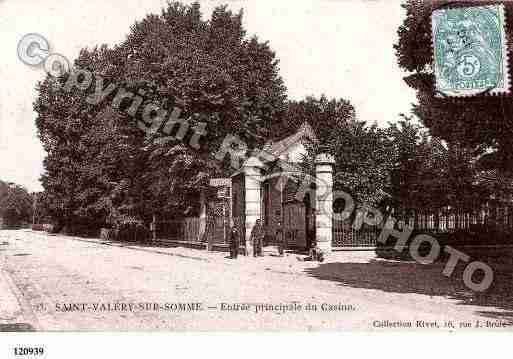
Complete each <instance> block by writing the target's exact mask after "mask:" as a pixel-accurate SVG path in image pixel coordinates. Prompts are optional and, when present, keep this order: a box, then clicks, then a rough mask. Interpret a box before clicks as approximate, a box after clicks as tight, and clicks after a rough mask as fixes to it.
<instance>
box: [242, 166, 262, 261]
mask: <svg viewBox="0 0 513 359" xmlns="http://www.w3.org/2000/svg"><path fill="white" fill-rule="evenodd" d="M262 168H263V164H262V162H261V161H260V160H259V159H258V158H255V157H252V158H250V159H248V160H247V161H246V162H245V163H244V165H243V172H244V191H245V193H244V195H245V201H244V202H245V203H244V214H245V217H246V223H245V228H246V245H247V247H248V255H253V246H252V243H251V242H250V237H251V230H252V229H253V227H254V226H255V223H256V220H257V219H262V220H263V218H262Z"/></svg>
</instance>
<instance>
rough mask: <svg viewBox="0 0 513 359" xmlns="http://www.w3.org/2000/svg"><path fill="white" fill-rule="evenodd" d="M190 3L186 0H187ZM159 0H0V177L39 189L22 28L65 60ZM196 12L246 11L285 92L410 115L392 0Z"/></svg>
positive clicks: (376, 112) (31, 79) (34, 75)
mask: <svg viewBox="0 0 513 359" xmlns="http://www.w3.org/2000/svg"><path fill="white" fill-rule="evenodd" d="M185 2H187V3H188V2H190V1H185ZM165 4H166V0H110V1H105V0H68V1H62V0H45V1H41V0H0V44H2V52H1V53H2V55H1V59H2V61H1V62H0V79H1V80H2V85H1V86H0V179H2V180H7V181H13V182H16V183H18V184H21V185H23V186H25V187H27V188H28V189H29V190H41V185H40V183H39V177H40V175H41V173H42V171H43V165H42V161H43V158H44V156H45V153H44V151H43V149H42V147H41V145H40V142H39V140H38V138H37V135H36V126H35V113H34V112H33V111H32V102H33V101H34V98H35V90H34V87H35V85H36V82H37V81H39V80H40V79H42V78H44V70H43V69H42V68H41V67H38V68H32V67H30V66H27V65H25V64H24V63H22V62H21V61H20V60H19V59H18V58H17V54H16V49H17V44H18V42H19V40H20V39H21V38H22V37H23V36H24V35H25V34H28V33H38V34H41V35H43V36H44V37H45V38H46V39H47V40H48V41H49V43H50V50H51V52H56V53H60V54H62V55H64V56H66V57H67V58H69V59H70V60H72V59H74V58H75V57H76V56H77V55H78V52H79V50H80V49H81V48H83V47H93V46H95V45H97V44H101V43H106V44H108V45H110V46H112V45H114V44H116V43H119V42H121V41H123V40H124V38H125V36H126V34H127V33H128V31H129V27H130V25H132V24H133V23H134V22H135V21H136V20H139V19H142V18H143V17H144V16H145V15H146V14H147V13H150V12H152V13H160V11H161V8H162V7H163V6H165ZM201 4H202V12H203V15H204V19H205V18H209V17H210V14H211V10H212V9H213V8H214V7H215V6H217V5H220V4H228V5H229V7H230V8H231V9H232V10H234V11H238V10H239V9H240V8H243V9H244V26H245V28H246V30H247V31H248V34H249V35H252V34H256V35H258V37H259V38H260V40H268V41H269V42H270V45H271V47H272V48H273V50H274V51H276V54H277V57H278V58H279V59H280V73H281V76H282V77H283V79H284V81H285V85H286V86H287V88H288V95H289V98H292V99H301V98H303V97H305V96H307V95H315V96H320V95H321V94H323V93H324V94H326V95H327V96H328V97H337V98H340V97H342V98H346V99H348V100H350V101H351V102H352V104H353V105H354V106H355V108H356V113H357V116H358V118H359V119H362V120H365V121H367V122H368V123H369V124H371V123H374V122H377V123H378V124H379V125H383V126H384V125H386V124H387V123H388V122H394V121H397V119H398V114H399V113H401V112H403V113H409V112H410V109H411V103H412V102H415V94H414V91H413V90H411V89H410V88H408V87H407V86H406V84H405V83H404V82H403V80H402V77H403V76H404V74H403V73H402V72H401V71H400V69H399V68H398V66H397V63H396V58H395V54H394V50H393V48H392V45H393V44H394V43H395V41H396V38H397V34H396V32H397V28H398V26H399V25H400V23H401V22H402V19H403V17H404V13H403V10H402V9H401V7H400V1H399V0H382V1H378V0H272V1H269V0H246V1H231V0H225V1H218V0H204V1H201Z"/></svg>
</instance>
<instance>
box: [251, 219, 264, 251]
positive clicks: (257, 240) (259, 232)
mask: <svg viewBox="0 0 513 359" xmlns="http://www.w3.org/2000/svg"><path fill="white" fill-rule="evenodd" d="M263 241H264V228H263V226H262V222H261V221H260V219H257V220H256V223H255V226H254V227H253V229H252V230H251V242H252V243H253V257H256V256H259V257H262V256H263V255H262V244H263V243H262V242H263Z"/></svg>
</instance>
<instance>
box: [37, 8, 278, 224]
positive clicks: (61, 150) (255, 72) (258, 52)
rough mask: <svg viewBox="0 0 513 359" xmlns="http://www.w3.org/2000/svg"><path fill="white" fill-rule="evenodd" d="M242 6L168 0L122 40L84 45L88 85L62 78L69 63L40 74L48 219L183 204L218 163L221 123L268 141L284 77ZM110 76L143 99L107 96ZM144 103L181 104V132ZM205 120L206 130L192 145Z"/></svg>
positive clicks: (169, 107) (101, 216) (102, 218)
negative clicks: (99, 97) (166, 131)
mask: <svg viewBox="0 0 513 359" xmlns="http://www.w3.org/2000/svg"><path fill="white" fill-rule="evenodd" d="M242 16H243V14H242V12H239V13H232V12H231V11H230V10H228V9H227V7H226V6H220V7H217V8H216V9H215V10H214V11H213V13H212V16H211V18H210V19H209V20H203V18H202V14H201V11H200V6H199V4H198V3H193V4H192V5H183V4H181V3H179V2H172V3H168V5H167V7H166V8H164V9H163V10H162V12H161V14H159V15H156V14H150V15H148V16H147V17H146V18H144V19H143V20H141V21H138V22H136V23H135V24H134V25H133V26H132V27H131V28H130V32H129V33H128V35H127V37H126V40H125V41H123V42H122V43H121V44H119V45H116V46H114V47H113V48H109V47H107V46H105V45H103V46H100V47H97V48H93V49H83V50H82V51H81V53H80V55H79V57H78V58H77V60H76V61H75V63H74V66H75V68H79V69H86V70H89V71H91V72H92V73H93V74H94V77H95V81H93V84H92V86H90V87H89V88H88V89H86V90H85V91H84V90H82V89H79V88H76V87H74V88H72V89H69V88H68V89H66V88H65V87H66V86H65V84H66V81H67V79H69V77H68V76H69V74H68V75H65V76H63V77H61V78H59V79H55V78H52V77H50V76H48V77H47V78H46V79H45V80H44V81H42V82H41V83H40V84H39V85H38V88H37V90H38V93H39V96H38V98H37V100H36V102H35V103H34V109H35V111H36V112H37V114H38V117H37V120H36V124H37V127H38V132H39V137H40V139H41V141H42V142H43V146H44V149H45V150H46V152H47V153H48V155H47V157H46V159H45V162H44V168H45V173H44V174H43V177H42V183H43V187H44V189H45V198H46V201H47V203H48V204H49V208H50V211H51V212H52V213H53V215H54V216H55V218H60V219H62V221H63V222H65V223H70V222H84V221H85V222H88V221H90V220H91V219H92V218H94V221H97V222H99V223H104V222H106V221H108V220H109V217H111V216H116V215H118V214H121V213H123V214H130V215H133V216H136V217H139V218H143V219H147V218H148V217H149V216H150V215H151V214H154V213H159V212H167V213H171V212H173V213H180V211H182V212H183V211H186V210H189V209H187V208H186V207H187V206H186V205H185V203H186V199H187V198H188V197H190V196H194V195H196V196H197V193H198V190H199V189H201V188H202V186H205V185H206V184H207V183H208V179H209V177H210V176H213V175H216V174H219V173H221V172H222V171H223V170H226V168H223V165H222V164H221V166H220V165H219V164H216V163H214V162H213V159H214V158H213V154H215V151H217V149H218V148H219V146H220V144H221V142H222V140H223V138H224V137H225V136H226V135H227V134H235V135H238V136H239V137H240V138H241V139H242V140H244V141H245V142H246V143H247V144H248V146H250V147H253V146H259V145H261V144H263V143H264V142H265V139H266V138H267V137H268V136H269V135H270V133H271V127H272V124H273V121H276V119H279V118H280V116H281V114H282V113H283V112H284V110H285V100H286V96H285V87H284V85H283V81H282V79H281V78H280V76H279V74H278V70H279V69H278V61H277V59H276V56H275V53H274V52H273V51H272V50H271V48H270V47H269V45H268V43H267V42H261V41H260V40H259V39H258V38H256V37H250V38H248V37H247V36H246V31H245V30H244V28H243V26H242ZM100 77H101V80H100V81H101V82H100V81H99V78H100ZM111 85H112V86H114V88H115V89H116V90H118V89H123V90H124V91H127V92H131V93H133V94H137V95H138V96H140V98H141V99H142V103H141V104H140V106H139V107H136V108H135V110H133V111H132V106H133V104H134V102H133V101H130V100H122V101H120V103H118V105H119V106H111V104H112V103H113V100H114V99H115V98H116V94H117V93H119V91H116V90H113V91H110V93H109V91H107V90H109V86H111ZM98 86H99V87H98ZM95 87H96V88H99V89H100V90H105V91H106V95H105V98H104V100H103V101H96V102H98V103H96V102H95V101H92V102H91V101H87V99H88V98H89V97H88V96H91V95H92V94H93V93H94V91H95ZM149 104H155V105H156V106H158V108H159V109H162V110H165V111H168V113H172V111H173V109H174V108H179V109H180V112H181V113H180V119H184V120H186V121H187V128H188V129H189V130H188V131H187V133H186V134H185V135H184V136H181V138H177V137H179V136H176V133H177V131H179V130H180V129H179V128H178V129H177V128H175V129H173V133H172V135H173V136H174V137H170V138H167V137H166V138H165V140H164V141H162V138H161V137H162V134H161V133H160V135H158V134H157V133H155V131H153V132H151V133H150V130H152V126H153V124H152V123H151V121H150V123H148V121H145V120H144V113H143V111H144V108H146V106H147V105H149ZM203 123H204V124H205V125H206V127H205V128H204V129H203V130H202V131H203V133H204V134H205V135H204V136H201V137H200V139H199V142H198V145H197V146H189V145H188V144H189V142H190V141H192V136H193V129H195V128H198V126H200V125H201V124H203ZM165 126H166V123H165V122H163V123H162V125H161V127H160V130H162V128H163V127H165ZM175 127H178V126H175ZM140 129H142V130H144V131H140Z"/></svg>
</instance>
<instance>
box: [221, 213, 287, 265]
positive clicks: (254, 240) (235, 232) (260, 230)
mask: <svg viewBox="0 0 513 359" xmlns="http://www.w3.org/2000/svg"><path fill="white" fill-rule="evenodd" d="M241 237H242V240H244V241H245V238H244V236H241V233H240V229H239V228H238V227H237V225H236V224H234V225H233V226H232V228H231V230H230V258H232V259H236V258H237V256H238V255H239V250H240V248H241ZM264 238H265V229H264V226H263V225H262V220H260V219H257V220H256V223H255V226H254V227H253V229H252V230H251V236H250V242H251V244H252V246H253V257H263V252H262V251H263V247H264ZM276 242H277V244H278V254H279V255H280V256H283V251H284V244H285V243H284V238H283V229H282V228H281V223H278V228H277V230H276ZM242 249H243V250H244V251H246V246H245V243H244V246H242Z"/></svg>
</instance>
